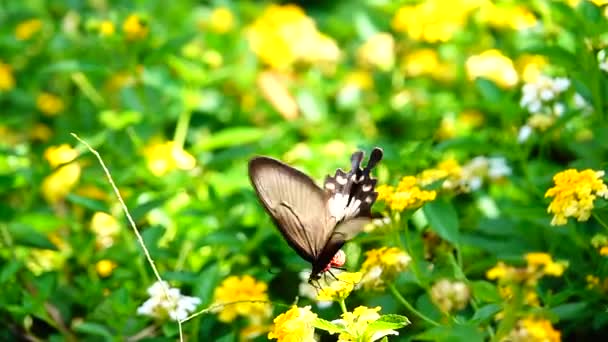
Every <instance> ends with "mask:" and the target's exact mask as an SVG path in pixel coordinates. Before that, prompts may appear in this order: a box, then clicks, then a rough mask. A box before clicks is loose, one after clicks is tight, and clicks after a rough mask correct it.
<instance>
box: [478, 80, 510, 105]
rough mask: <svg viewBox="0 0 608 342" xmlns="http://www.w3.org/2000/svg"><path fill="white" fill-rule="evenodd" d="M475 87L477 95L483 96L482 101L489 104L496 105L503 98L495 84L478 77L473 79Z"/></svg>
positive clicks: (501, 92)
mask: <svg viewBox="0 0 608 342" xmlns="http://www.w3.org/2000/svg"><path fill="white" fill-rule="evenodd" d="M475 86H476V87H477V90H478V91H479V93H480V94H481V95H482V96H483V98H484V100H486V101H487V102H489V103H498V102H500V100H501V98H502V96H503V91H502V90H501V89H500V88H499V87H498V86H497V85H496V83H494V82H492V81H490V80H488V79H485V78H480V77H478V78H477V79H475Z"/></svg>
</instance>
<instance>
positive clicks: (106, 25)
mask: <svg viewBox="0 0 608 342" xmlns="http://www.w3.org/2000/svg"><path fill="white" fill-rule="evenodd" d="M115 31H116V29H115V28H114V23H113V22H112V21H110V20H104V21H102V22H101V23H100V24H99V35H100V36H102V37H109V36H111V35H113V34H114V32H115Z"/></svg>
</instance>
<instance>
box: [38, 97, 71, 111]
mask: <svg viewBox="0 0 608 342" xmlns="http://www.w3.org/2000/svg"><path fill="white" fill-rule="evenodd" d="M36 107H37V108H38V110H40V111H41V112H42V113H43V114H46V115H48V116H53V115H56V114H58V113H60V112H62V111H63V109H64V108H65V105H64V104H63V101H62V100H61V99H60V98H59V97H57V96H56V95H53V94H51V93H40V94H39V95H38V97H37V98H36Z"/></svg>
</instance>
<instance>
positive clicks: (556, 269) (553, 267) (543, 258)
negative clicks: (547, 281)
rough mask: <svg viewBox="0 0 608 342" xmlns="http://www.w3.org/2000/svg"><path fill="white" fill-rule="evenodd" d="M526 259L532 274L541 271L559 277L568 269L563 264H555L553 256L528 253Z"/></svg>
mask: <svg viewBox="0 0 608 342" xmlns="http://www.w3.org/2000/svg"><path fill="white" fill-rule="evenodd" d="M525 258H526V262H527V263H528V267H529V268H531V272H536V271H537V270H540V271H541V272H542V274H546V275H550V276H554V277H559V276H561V275H562V274H563V273H564V270H565V268H566V266H565V265H564V264H563V263H559V262H554V261H553V259H552V258H551V255H549V254H547V253H527V254H526V255H525Z"/></svg>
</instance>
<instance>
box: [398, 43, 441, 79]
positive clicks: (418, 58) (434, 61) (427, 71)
mask: <svg viewBox="0 0 608 342" xmlns="http://www.w3.org/2000/svg"><path fill="white" fill-rule="evenodd" d="M439 63H440V62H439V55H437V51H435V50H434V49H418V50H414V51H412V52H410V53H409V54H407V55H406V56H405V59H404V61H403V68H404V71H405V73H406V74H407V75H408V76H412V77H417V76H424V75H432V74H433V73H434V72H435V70H436V69H437V67H439Z"/></svg>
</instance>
